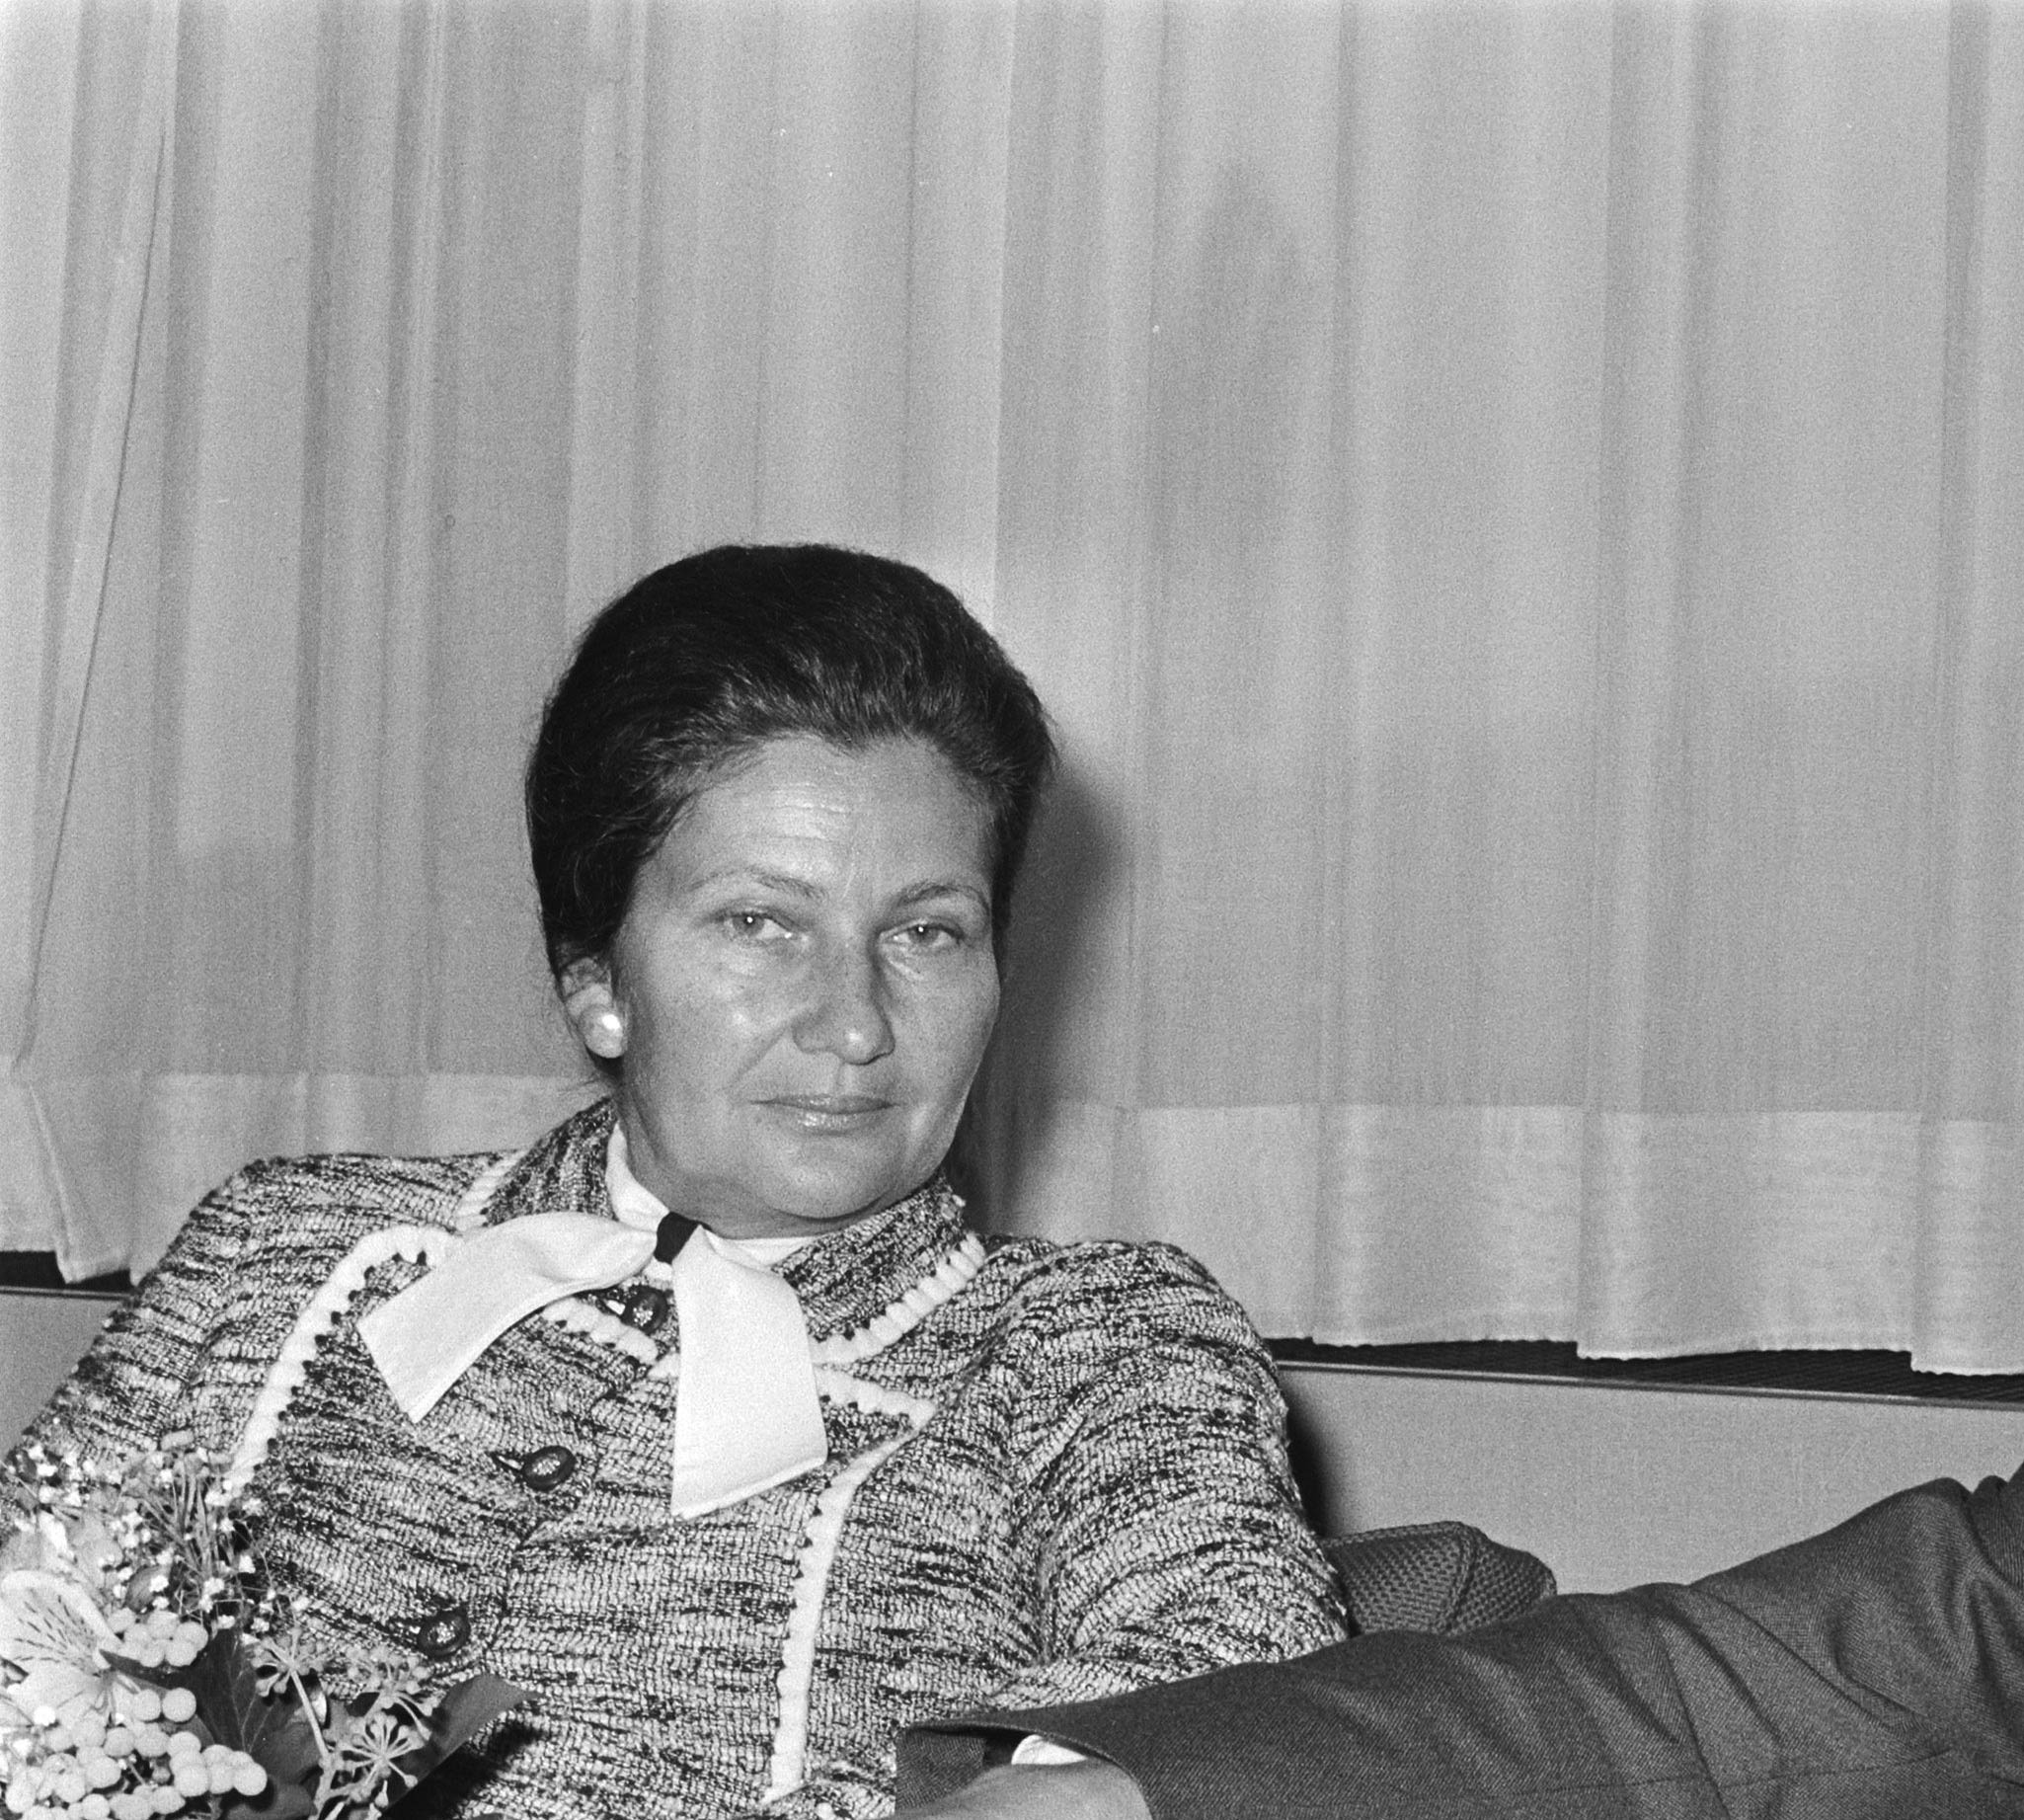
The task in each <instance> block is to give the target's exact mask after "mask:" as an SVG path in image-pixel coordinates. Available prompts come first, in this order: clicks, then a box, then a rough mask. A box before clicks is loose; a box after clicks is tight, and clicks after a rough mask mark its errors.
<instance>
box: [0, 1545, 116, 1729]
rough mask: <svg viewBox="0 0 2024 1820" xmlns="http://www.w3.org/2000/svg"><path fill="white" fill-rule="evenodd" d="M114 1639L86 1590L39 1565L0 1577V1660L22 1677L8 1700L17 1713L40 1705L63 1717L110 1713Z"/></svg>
mask: <svg viewBox="0 0 2024 1820" xmlns="http://www.w3.org/2000/svg"><path fill="white" fill-rule="evenodd" d="M117 1646H118V1638H117V1637H116V1636H115V1635H114V1633H113V1627H112V1625H111V1624H109V1623H107V1622H106V1620H105V1615H104V1614H103V1613H101V1612H100V1610H99V1608H98V1604H97V1602H96V1601H95V1600H94V1599H93V1598H92V1596H91V1594H90V1593H89V1592H87V1591H86V1590H85V1589H84V1588H83V1587H81V1586H79V1585H78V1584H77V1583H76V1582H75V1581H74V1580H66V1579H63V1578H62V1577H61V1576H59V1575H57V1574H53V1573H46V1572H43V1571H41V1570H40V1569H38V1568H17V1569H16V1570H15V1571H14V1572H13V1573H10V1574H6V1575H0V1660H4V1661H6V1662H9V1663H11V1664H13V1666H14V1667H15V1668H16V1669H17V1670H19V1671H20V1673H21V1677H22V1678H21V1680H19V1681H17V1682H15V1683H13V1684H12V1685H11V1686H10V1687H9V1688H8V1689H7V1696H6V1697H7V1700H8V1701H10V1702H11V1703H12V1704H13V1705H15V1706H16V1707H18V1708H20V1709H21V1710H23V1711H27V1712H30V1713H35V1712H38V1711H39V1710H40V1709H41V1708H42V1707H44V1706H46V1707H49V1708H50V1709H52V1711H53V1712H54V1713H55V1715H56V1716H57V1717H58V1718H59V1719H61V1720H62V1721H64V1722H65V1723H68V1722H70V1721H71V1720H72V1719H74V1718H76V1717H78V1716H79V1715H81V1714H82V1713H84V1712H85V1711H87V1710H95V1711H99V1712H102V1713H106V1714H108V1715H110V1713H111V1711H112V1685H113V1681H114V1679H115V1677H114V1674H113V1670H112V1669H111V1667H110V1666H109V1665H108V1663H107V1661H106V1657H105V1651H106V1650H107V1649H109V1648H117Z"/></svg>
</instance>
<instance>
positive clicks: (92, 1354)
mask: <svg viewBox="0 0 2024 1820" xmlns="http://www.w3.org/2000/svg"><path fill="white" fill-rule="evenodd" d="M271 1171H272V1165H262V1164H256V1165H254V1167H252V1168H250V1169H246V1170H242V1171H241V1172H240V1173H239V1174H238V1175H235V1176H234V1177H232V1179H231V1180H230V1181H228V1182H226V1183H225V1184H224V1185H223V1186H222V1187H220V1188H218V1189H217V1190H215V1191H214V1192H213V1193H212V1194H210V1195H208V1196H206V1197H205V1199H204V1200H203V1201H202V1202H201V1203H199V1204H198V1206H197V1207H196V1209H195V1211H194V1212H193V1213H192V1214H191V1216H190V1218H189V1219H188V1220H186V1221H185V1222H184V1224H183V1227H182V1229H181V1230H180V1231H179V1232H178V1233H177V1235H176V1238H175V1241H174V1242H173V1243H172V1244H171V1245H170V1247H169V1249H168V1251H167V1252H166V1253H165V1254H164V1256H163V1258H162V1260H161V1262H160V1263H159V1264H157V1265H156V1266H155V1268H154V1269H153V1270H152V1271H151V1272H150V1273H149V1274H148V1275H147V1277H146V1278H145V1279H144V1280H143V1281H142V1282H141V1284H140V1286H139V1287H138V1288H137V1289H136V1290H135V1291H134V1293H133V1295H132V1296H131V1297H130V1298H129V1299H128V1300H127V1302H126V1303H125V1304H124V1305H123V1306H121V1307H120V1308H119V1309H118V1310H117V1312H115V1313H114V1315H113V1316H112V1318H111V1319H110V1320H109V1321H108V1322H107V1323H106V1327H105V1330H104V1331H103V1332H102V1333H101V1334H100V1335H99V1337H98V1339H97V1340H95V1341H94V1342H93V1344H92V1347H91V1350H90V1351H88V1352H87V1353H86V1354H85V1356H84V1358H83V1360H82V1361H81V1362H80V1363H79V1364H78V1366H77V1368H76V1369H75V1370H74V1371H73V1372H72V1373H71V1375H70V1377H69V1378H68V1379H66V1380H65V1381H64V1383H63V1384H62V1385H60V1386H59V1387H58V1388H57V1390H56V1393H55V1394H54V1395H53V1396H52V1397H51V1398H50V1399H49V1402H48V1403H47V1405H46V1406H45V1407H44V1408H43V1410H42V1412H41V1414H40V1415H39V1416H38V1417H37V1418H36V1420H35V1421H34V1422H33V1423H31V1424H30V1426H29V1429H28V1432H27V1434H25V1435H24V1436H23V1437H22V1440H23V1444H24V1445H29V1444H34V1443H38V1442H39V1443H41V1444H42V1445H44V1446H51V1447H57V1448H71V1447H78V1448H82V1449H84V1450H85V1451H86V1452H88V1453H93V1454H102V1455H107V1456H113V1455H120V1454H127V1453H133V1452H137V1451H140V1450H142V1449H145V1448H149V1447H152V1446H154V1445H155V1444H156V1442H158V1441H159V1440H160V1439H161V1437H162V1436H163V1435H165V1434H170V1433H173V1432H175V1431H177V1430H179V1429H186V1428H189V1427H190V1426H191V1425H192V1422H193V1416H194V1410H193V1406H192V1402H191V1390H192V1386H193V1385H195V1382H196V1380H197V1378H198V1376H199V1375H200V1371H201V1367H202V1361H203V1358H204V1354H205V1351H206V1349H207V1347H208V1345H209V1342H210V1337H211V1333H212V1331H213V1328H214V1325H215V1323H216V1321H217V1319H218V1316H219V1314H220V1312H221V1310H222V1309H223V1308H224V1307H225V1306H226V1304H227V1301H228V1299H229V1296H230V1293H231V1286H232V1282H233V1278H234V1275H235V1273H236V1270H237V1266H238V1261H239V1257H240V1252H241V1249H242V1247H243V1245H244V1243H245V1235H246V1231H247V1227H248V1223H249V1216H250V1210H251V1208H252V1207H253V1206H254V1205H255V1204H256V1202H257V1200H258V1197H259V1195H260V1192H261V1182H262V1178H263V1177H264V1176H265V1175H267V1174H269V1173H271Z"/></svg>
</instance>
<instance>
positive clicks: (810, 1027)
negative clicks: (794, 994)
mask: <svg viewBox="0 0 2024 1820" xmlns="http://www.w3.org/2000/svg"><path fill="white" fill-rule="evenodd" d="M811 986H812V991H811V995H810V998H809V1002H808V1003H807V1005H806V1006H804V1008H803V1010H802V1014H801V1017H800V1018H799V1019H798V1020H797V1022H796V1024H795V1029H794V1040H795V1043H796V1045H797V1046H798V1047H799V1048H800V1049H801V1050H802V1051H803V1052H804V1053H805V1054H808V1055H824V1054H826V1055H833V1056H835V1057H837V1058H838V1059H839V1060H841V1061H843V1062H847V1063H849V1064H850V1066H851V1067H853V1068H863V1067H865V1066H866V1065H867V1064H869V1063H873V1062H876V1061H878V1059H879V1058H880V1057H881V1056H884V1055H889V1054H891V1053H892V1049H893V1020H892V1018H891V1017H890V1016H889V1015H888V1011H887V1005H886V983H885V980H884V978H883V977H882V975H881V974H880V971H879V963H878V960H877V959H876V957H874V956H872V955H867V954H830V955H827V956H825V957H824V964H823V965H822V966H821V968H820V969H819V970H818V971H817V973H816V975H815V977H814V979H813V981H812V982H811Z"/></svg>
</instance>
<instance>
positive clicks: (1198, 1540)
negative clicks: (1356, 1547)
mask: <svg viewBox="0 0 2024 1820" xmlns="http://www.w3.org/2000/svg"><path fill="white" fill-rule="evenodd" d="M1028 1293H1029V1296H1030V1299H1031V1300H1030V1306H1029V1309H1028V1310H1027V1315H1026V1318H1027V1326H1028V1332H1027V1334H1026V1336H1025V1337H1026V1341H1027V1346H1028V1352H1029V1357H1028V1360H1027V1362H1026V1370H1027V1373H1028V1377H1029V1386H1028V1392H1027V1395H1026V1398H1025V1402H1024V1409H1025V1419H1024V1421H1023V1422H1022V1423H1021V1424H1020V1426H1019V1431H1018V1436H1019V1448H1020V1469H1021V1471H1022V1473H1023V1475H1024V1478H1025V1491H1024V1497H1023V1504H1022V1508H1021V1509H1020V1510H1019V1512H1018V1528H1017V1536H1018V1538H1019V1545H1020V1546H1021V1547H1022V1548H1023V1549H1024V1551H1025V1557H1026V1558H1025V1560H1024V1561H1023V1563H1022V1565H1023V1566H1024V1567H1025V1569H1026V1571H1027V1572H1028V1573H1029V1574H1030V1576H1031V1580H1032V1583H1033V1585H1034V1587H1035V1589H1036V1593H1037V1599H1038V1607H1039V1613H1040V1620H1041V1632H1042V1641H1043V1646H1044V1649H1045V1652H1046V1659H1045V1660H1044V1661H1043V1662H1041V1663H1040V1664H1038V1665H1037V1666H1035V1667H1034V1668H1032V1669H1030V1670H1028V1671H1026V1672H1025V1673H1023V1674H1021V1675H1019V1676H1018V1677H1016V1678H1015V1679H1014V1680H1012V1681H1011V1682H1009V1683H1008V1684H1007V1685H1006V1686H1005V1687H1003V1688H1001V1689H999V1690H997V1691H996V1693H995V1694H994V1695H993V1697H992V1702H993V1704H998V1705H1037V1704H1041V1703H1043V1702H1046V1701H1061V1700H1087V1699H1093V1698H1096V1697H1098V1696H1099V1695H1100V1694H1104V1693H1112V1692H1118V1691H1122V1690H1124V1689H1127V1688H1132V1687H1143V1686H1147V1685H1149V1684H1152V1683H1156V1682H1162V1681H1171V1680H1175V1679H1177V1678H1179V1677H1182V1676H1186V1675H1195V1674H1200V1673H1203V1672H1204V1671H1205V1670H1207V1669H1210V1668H1215V1667H1220V1666H1223V1665H1225V1664H1229V1663H1235V1662H1251V1661H1272V1660H1278V1659H1281V1658H1284V1657H1286V1656H1292V1655H1298V1654H1301V1653H1303V1652H1305V1651H1307V1650H1311V1649H1316V1648H1319V1647H1321V1646H1322V1645H1323V1644H1326V1643H1330V1642H1334V1641H1336V1640H1338V1639H1339V1638H1340V1637H1342V1636H1343V1635H1344V1633H1345V1620H1344V1615H1343V1608H1342V1604H1341V1599H1340V1595H1339V1593H1338V1591H1337V1588H1336V1584H1335V1580H1334V1576H1333V1574H1332V1573H1331V1571H1330V1569H1329V1567H1328V1565H1327V1563H1326V1561H1325V1560H1324V1559H1323V1558H1322V1555H1321V1552H1320V1549H1319V1546H1318V1544H1317V1543H1315V1541H1314V1538H1313V1536H1312V1534H1311V1532H1310V1531H1309V1529H1308V1527H1307V1524H1306V1521H1305V1519H1304V1517H1303V1516H1302V1514H1301V1511H1300V1506H1299V1498H1298V1494H1297V1492H1296V1491H1295V1490H1294V1488H1293V1484H1292V1478H1291V1474H1290V1472H1289V1470H1288V1468H1287V1464H1286V1448H1285V1410H1284V1402H1283V1401H1282V1399H1281V1396H1280V1392H1279V1385H1278V1383H1277V1380H1276V1379H1275V1377H1274V1375H1273V1370H1272V1363H1271V1360H1270V1359H1269V1358H1268V1357H1267V1355H1266V1353H1265V1349H1264V1347H1263V1346H1262V1345H1261V1344H1260V1342H1259V1340H1258V1337H1257V1335H1256V1334H1255V1333H1254V1332H1253V1331H1252V1329H1251V1326H1250V1323H1249V1322H1248V1321H1247V1320H1246V1319H1245V1317H1244V1315H1243V1312H1242V1311H1241V1310H1240V1309H1239V1308H1238V1307H1237V1306H1236V1305H1235V1303H1233V1302H1232V1301H1231V1300H1230V1298H1229V1297H1228V1296H1226V1295H1224V1294H1223V1292H1222V1291H1221V1290H1220V1289H1218V1288H1217V1287H1216V1286H1215V1284H1214V1283H1213V1282H1212V1281H1211V1280H1210V1279H1209V1278H1208V1276H1207V1273H1206V1272H1204V1271H1203V1270H1202V1268H1201V1267H1200V1266H1199V1265H1197V1264H1196V1263H1195V1262H1194V1261H1193V1260H1192V1259H1190V1258H1188V1257H1186V1256H1184V1255H1183V1254H1182V1253H1180V1252H1177V1251H1173V1250H1171V1249H1169V1248H1167V1247H1164V1246H1113V1245H1103V1246H1078V1247H1072V1248H1070V1249H1068V1250H1066V1251H1064V1252H1062V1253H1061V1254H1060V1256H1059V1258H1058V1259H1057V1260H1056V1262H1055V1263H1054V1264H1053V1265H1052V1266H1051V1268H1050V1269H1049V1271H1048V1272H1046V1273H1044V1276H1043V1278H1042V1279H1040V1280H1038V1281H1037V1282H1036V1284H1035V1285H1033V1286H1032V1288H1031V1290H1030V1291H1029V1292H1028Z"/></svg>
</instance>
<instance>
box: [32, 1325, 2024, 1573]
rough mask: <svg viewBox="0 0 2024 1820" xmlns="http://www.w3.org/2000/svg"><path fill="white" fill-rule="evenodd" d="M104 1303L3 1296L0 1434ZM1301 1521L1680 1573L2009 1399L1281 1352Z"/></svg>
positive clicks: (1769, 1536)
mask: <svg viewBox="0 0 2024 1820" xmlns="http://www.w3.org/2000/svg"><path fill="white" fill-rule="evenodd" d="M115 1306H117V1304H115V1303H113V1302H110V1301H106V1300H103V1299H100V1298H97V1297H88V1296H51V1295H35V1294H29V1293H4V1292H0V1362H4V1365H5V1370H4V1372H0V1435H6V1436H10V1437H11V1436H13V1435H14V1434H16V1433H18V1432H19V1430H20V1429H21V1427H22V1425H23V1424H24V1423H25V1422H27V1421H28V1419H29V1418H30V1417H31V1416H32V1415H33V1414H34V1413H35V1411H36V1409H37V1408H39V1406H40V1404H41V1402H42V1399H43V1398H44V1397H45V1396H47V1394H48V1393H49V1391H50V1389H52V1388H53V1387H54V1385H56V1383H57V1382H58V1380H59V1379H61V1377H62V1376H63V1374H64V1372H65V1371H67V1370H68V1369H69V1366H70V1362H71V1361H72V1360H73V1359H75V1358H76V1356H77V1355H78V1354H79V1353H80V1352H81V1351H83V1349H84V1348H85V1346H86V1345H88V1344H89V1343H90V1340H91V1336H92V1334H93V1333H95V1332H96V1331H97V1330H98V1327H99V1324H100V1323H101V1322H102V1321H103V1320H104V1319H105V1317H106V1315H107V1314H108V1313H109V1312H110V1311H111V1310H112V1309H113V1307H115ZM1284 1380H1285V1386H1286V1395H1287V1401H1288V1403H1289V1405H1290V1407H1291V1411H1292V1419H1293V1434H1294V1443H1295V1452H1296V1457H1297V1458H1298V1461H1299V1464H1300V1470H1301V1474H1302V1478H1303V1481H1304V1483H1305V1485H1306V1488H1307V1493H1308V1499H1309V1504H1310V1507H1311V1509H1312V1511H1313V1514H1314V1517H1315V1520H1316V1522H1317V1523H1318V1524H1319V1525H1320V1526H1321V1527H1322V1528H1324V1529H1327V1530H1331V1531H1345V1530H1356V1529H1374V1528H1377V1527H1380V1526H1382V1525H1385V1524H1393V1523H1420V1522H1425V1521H1427V1520H1428V1519H1430V1518H1434V1517H1460V1518H1463V1519H1466V1520H1467V1521H1468V1522H1471V1523H1474V1524H1477V1525H1479V1526H1480V1527H1481V1528H1483V1529H1485V1530H1487V1531H1488V1532H1489V1533H1490V1534H1491V1535H1493V1536H1496V1537H1497V1538H1499V1539H1500V1540H1501V1541H1504V1542H1509V1543H1517V1544H1518V1546H1520V1547H1525V1548H1530V1549H1531V1550H1532V1551H1533V1552H1534V1553H1536V1554H1538V1555H1540V1556H1541V1557H1542V1558H1543V1559H1545V1560H1547V1561H1548V1562H1550V1563H1551V1564H1552V1566H1553V1569H1554V1571H1555V1573H1556V1574H1557V1575H1558V1576H1559V1579H1560V1584H1561V1586H1562V1587H1563V1588H1564V1589H1565V1590H1567V1591H1570V1592H1583V1591H1601V1590H1606V1589H1608V1588H1610V1587H1615V1586H1625V1585H1630V1584H1632V1583H1634V1582H1636V1581H1639V1580H1653V1579H1690V1578H1692V1577H1693V1576H1694V1575H1696V1574H1701V1573H1708V1572H1712V1571H1713V1570H1714V1569H1716V1568H1718V1567H1721V1566H1725V1565H1727V1564H1728V1563H1729V1562H1731V1561H1734V1560H1738V1559H1741V1558H1743V1557H1744V1556H1746V1555H1749V1554H1754V1553H1758V1552H1760V1551H1761V1550H1763V1549H1765V1548H1771V1547H1776V1546H1777V1545H1778V1544H1779V1543H1784V1542H1789V1541H1792V1540H1793V1539H1794V1538H1796V1537H1799V1536H1803V1535H1806V1534H1807V1533H1809V1532H1810V1531H1813V1530H1817V1529H1822V1528H1825V1527H1826V1526H1827V1525H1829V1524H1830V1523H1833V1522H1835V1521H1836V1520H1838V1519H1839V1518H1841V1517H1844V1516H1847V1515H1848V1514H1849V1513H1851V1512H1852V1511H1855V1510H1857V1509H1859V1508H1860V1507H1861V1506H1862V1505H1864V1504H1867V1503H1869V1502H1871V1501H1872V1500H1874V1499H1876V1498H1880V1497H1884V1496H1886V1495H1888V1494H1889V1493H1890V1492H1892V1491H1895V1490H1898V1489H1899V1488H1901V1487H1902V1486H1905V1485H1910V1484H1916V1483H1918V1482H1919V1481H1920V1480H1922V1479H1928V1478H1935V1477H1940V1476H1949V1477H1954V1478H1961V1479H1969V1480H1972V1479H1975V1478H1978V1477H1980V1476H1982V1475H1983V1474H1985V1473H1988V1472H2004V1473H2007V1472H2010V1471H2012V1470H2014V1469H2015V1467H2016V1465H2017V1463H2018V1462H2019V1461H2020V1460H2024V1408H2018V1407H2015V1406H2002V1405H1952V1404H1945V1405H1940V1404H1930V1403H1909V1402H1901V1401H1890V1400H1886V1399H1881V1398H1874V1399H1872V1398H1860V1397H1843V1396H1807V1395H1795V1394H1791V1393H1785V1392H1779V1393H1766V1394H1748V1393H1741V1392H1737V1391H1694V1390H1675V1389H1646V1388H1618V1387H1613V1386H1608V1385H1594V1384H1567V1383H1550V1382H1542V1381H1539V1380H1527V1379H1495V1378H1463V1377H1457V1376H1454V1375H1451V1374H1428V1373H1405V1372H1377V1371H1370V1370H1366V1369H1362V1368H1357V1369H1349V1370H1344V1369H1341V1368H1335V1367H1322V1366H1290V1367H1287V1368H1286V1370H1285V1372H1284Z"/></svg>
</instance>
